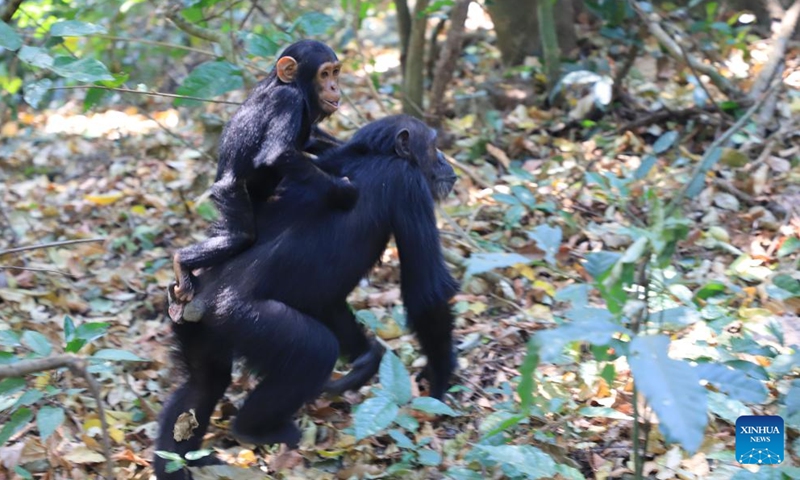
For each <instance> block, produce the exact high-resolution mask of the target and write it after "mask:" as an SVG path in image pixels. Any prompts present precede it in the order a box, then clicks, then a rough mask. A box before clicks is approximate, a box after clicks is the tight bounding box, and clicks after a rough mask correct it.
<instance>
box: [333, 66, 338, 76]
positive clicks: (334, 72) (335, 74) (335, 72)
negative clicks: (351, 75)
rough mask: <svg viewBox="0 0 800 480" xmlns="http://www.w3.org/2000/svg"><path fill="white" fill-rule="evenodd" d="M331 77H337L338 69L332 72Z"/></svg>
mask: <svg viewBox="0 0 800 480" xmlns="http://www.w3.org/2000/svg"><path fill="white" fill-rule="evenodd" d="M333 76H334V77H338V76H339V69H338V68H337V69H336V70H334V71H333Z"/></svg>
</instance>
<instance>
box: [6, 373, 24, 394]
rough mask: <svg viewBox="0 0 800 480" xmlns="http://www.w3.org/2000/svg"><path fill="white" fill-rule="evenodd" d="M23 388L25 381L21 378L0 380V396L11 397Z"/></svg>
mask: <svg viewBox="0 0 800 480" xmlns="http://www.w3.org/2000/svg"><path fill="white" fill-rule="evenodd" d="M23 388H25V379H24V378H22V377H13V378H4V379H2V380H0V395H11V394H12V393H17V392H19V391H20V390H22V389H23Z"/></svg>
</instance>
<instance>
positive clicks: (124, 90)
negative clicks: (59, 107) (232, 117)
mask: <svg viewBox="0 0 800 480" xmlns="http://www.w3.org/2000/svg"><path fill="white" fill-rule="evenodd" d="M89 88H98V89H100V90H111V91H114V92H122V93H138V94H139V95H150V96H153V97H167V98H181V99H184V100H197V101H199V102H209V103H221V104H224V105H241V103H240V102H230V101H228V100H213V99H210V98H201V97H190V96H187V95H178V94H176V93H162V92H152V91H142V90H133V89H132V88H119V87H103V86H101V85H69V86H66V87H50V90H86V89H89Z"/></svg>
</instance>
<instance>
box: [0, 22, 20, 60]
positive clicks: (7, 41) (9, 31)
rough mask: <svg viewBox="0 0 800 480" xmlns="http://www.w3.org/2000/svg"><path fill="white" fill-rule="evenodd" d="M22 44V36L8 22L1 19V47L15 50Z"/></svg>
mask: <svg viewBox="0 0 800 480" xmlns="http://www.w3.org/2000/svg"><path fill="white" fill-rule="evenodd" d="M21 46H22V37H20V36H19V34H18V33H17V32H15V31H14V29H13V28H11V27H10V26H9V25H8V24H7V23H6V22H4V21H2V20H0V47H2V48H7V49H9V50H11V51H12V52H13V51H15V50H18V49H19V47H21Z"/></svg>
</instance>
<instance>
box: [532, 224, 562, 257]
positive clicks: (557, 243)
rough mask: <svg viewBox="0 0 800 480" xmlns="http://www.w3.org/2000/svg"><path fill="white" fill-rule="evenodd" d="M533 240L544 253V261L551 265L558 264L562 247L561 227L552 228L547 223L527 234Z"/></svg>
mask: <svg viewBox="0 0 800 480" xmlns="http://www.w3.org/2000/svg"><path fill="white" fill-rule="evenodd" d="M527 233H528V237H529V238H530V239H531V240H534V241H536V246H537V247H539V249H540V250H543V251H544V260H545V261H546V262H547V263H549V264H550V265H555V264H556V254H557V253H558V249H559V248H560V247H561V239H562V233H561V228H560V227H551V226H550V225H547V224H546V223H543V224H541V225H539V226H538V227H536V228H534V229H533V231H531V232H527Z"/></svg>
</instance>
